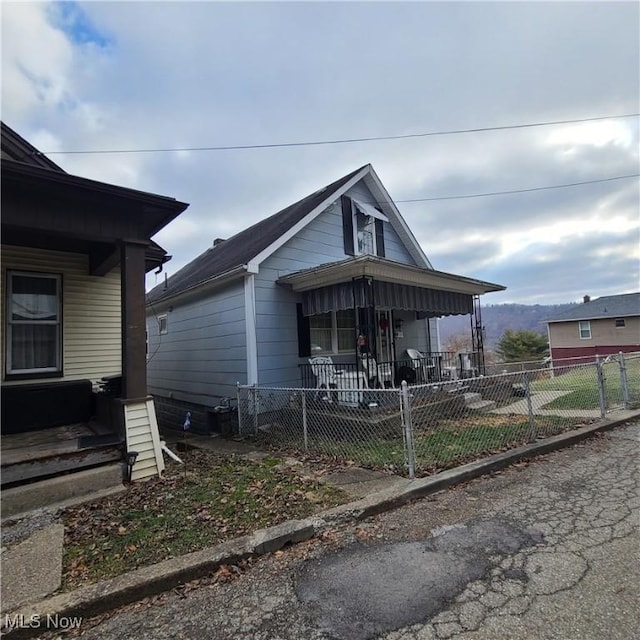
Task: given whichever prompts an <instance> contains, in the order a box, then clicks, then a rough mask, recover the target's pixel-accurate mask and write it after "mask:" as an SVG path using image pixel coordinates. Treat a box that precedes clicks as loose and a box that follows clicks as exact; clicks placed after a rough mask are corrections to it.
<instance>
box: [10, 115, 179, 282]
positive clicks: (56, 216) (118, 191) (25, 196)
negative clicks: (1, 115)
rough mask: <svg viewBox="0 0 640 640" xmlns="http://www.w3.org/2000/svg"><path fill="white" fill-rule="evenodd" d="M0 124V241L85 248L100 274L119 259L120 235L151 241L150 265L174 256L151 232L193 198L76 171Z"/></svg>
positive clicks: (25, 244)
mask: <svg viewBox="0 0 640 640" xmlns="http://www.w3.org/2000/svg"><path fill="white" fill-rule="evenodd" d="M1 126H2V140H1V158H2V163H1V166H0V170H1V173H2V176H1V178H2V242H3V244H8V245H15V246H25V247H33V248H40V249H58V250H60V251H76V252H82V253H87V254H88V255H89V256H90V261H91V262H95V270H94V271H93V273H94V274H97V275H103V273H104V272H106V271H104V270H105V269H110V268H112V266H113V265H115V264H117V261H118V260H119V242H120V240H121V239H123V238H126V239H128V240H132V241H140V242H143V243H145V244H147V243H148V246H147V248H146V258H147V270H150V269H152V268H154V269H155V268H158V267H160V266H161V265H162V264H163V263H164V262H166V261H167V260H169V259H170V257H171V256H168V255H167V252H166V251H165V250H164V249H163V248H162V247H160V245H158V244H157V243H155V242H153V241H152V240H150V238H151V237H152V236H153V235H155V234H156V233H157V232H158V231H159V230H160V229H162V228H163V227H164V226H166V225H167V224H168V223H169V222H170V221H171V220H173V219H174V218H175V217H176V216H178V215H179V214H180V213H181V212H182V211H184V210H185V209H186V208H187V207H188V206H189V205H188V204H186V203H184V202H179V201H178V200H176V199H175V198H169V197H166V196H160V195H157V194H153V193H147V192H144V191H138V190H135V189H129V188H126V187H120V186H117V185H113V184H109V183H105V182H98V181H96V180H90V179H88V178H81V177H79V176H74V175H71V174H69V173H67V172H66V171H64V170H63V169H62V168H61V167H59V166H58V165H57V164H55V163H54V162H52V161H50V160H49V159H48V158H47V157H46V156H45V155H44V154H43V153H42V152H41V151H39V150H38V149H36V148H35V147H34V146H33V145H32V144H30V143H29V142H27V141H26V140H25V139H24V138H23V137H22V136H20V135H19V134H18V133H16V132H15V131H14V130H13V129H11V127H9V126H8V125H6V124H5V123H4V122H1ZM88 213H90V215H88ZM131 216H133V217H134V220H133V222H132V218H131ZM105 221H108V223H107V224H105ZM93 269H94V267H92V270H93Z"/></svg>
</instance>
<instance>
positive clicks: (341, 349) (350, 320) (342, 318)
mask: <svg viewBox="0 0 640 640" xmlns="http://www.w3.org/2000/svg"><path fill="white" fill-rule="evenodd" d="M354 318H355V315H354V313H353V309H345V310H343V311H328V312H327V313H319V314H317V315H314V316H309V333H310V337H311V355H321V354H337V353H348V352H351V351H353V350H354V348H355V346H354V340H355V336H354V326H355V320H354Z"/></svg>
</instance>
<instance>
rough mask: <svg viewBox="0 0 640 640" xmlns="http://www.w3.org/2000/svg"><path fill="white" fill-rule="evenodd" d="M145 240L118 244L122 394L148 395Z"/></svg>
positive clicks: (123, 395)
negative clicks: (120, 291)
mask: <svg viewBox="0 0 640 640" xmlns="http://www.w3.org/2000/svg"><path fill="white" fill-rule="evenodd" d="M145 248H146V243H143V242H136V241H129V240H125V241H123V242H122V244H121V247H120V258H121V260H120V269H121V274H120V278H121V283H122V300H121V312H122V397H123V398H124V399H130V398H145V397H146V396H147V362H146V353H145V330H146V314H145V290H144V289H145Z"/></svg>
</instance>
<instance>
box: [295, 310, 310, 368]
mask: <svg viewBox="0 0 640 640" xmlns="http://www.w3.org/2000/svg"><path fill="white" fill-rule="evenodd" d="M296 313H297V316H298V356H299V357H300V358H307V357H308V356H310V355H311V330H310V328H309V318H308V317H307V316H305V315H303V313H302V304H301V303H298V304H296Z"/></svg>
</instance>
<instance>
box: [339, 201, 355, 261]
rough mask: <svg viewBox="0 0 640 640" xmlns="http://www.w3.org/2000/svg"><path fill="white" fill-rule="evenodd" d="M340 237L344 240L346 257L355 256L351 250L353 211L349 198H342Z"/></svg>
mask: <svg viewBox="0 0 640 640" xmlns="http://www.w3.org/2000/svg"><path fill="white" fill-rule="evenodd" d="M340 200H341V201H342V236H343V240H344V252H345V253H346V254H347V255H348V256H353V255H355V251H354V250H353V209H352V203H351V198H349V197H348V196H342V197H341V198H340Z"/></svg>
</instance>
